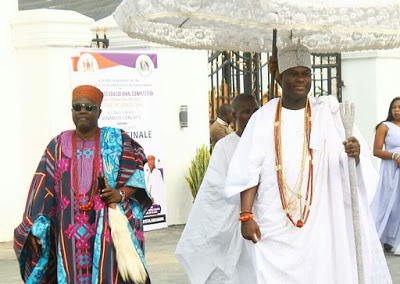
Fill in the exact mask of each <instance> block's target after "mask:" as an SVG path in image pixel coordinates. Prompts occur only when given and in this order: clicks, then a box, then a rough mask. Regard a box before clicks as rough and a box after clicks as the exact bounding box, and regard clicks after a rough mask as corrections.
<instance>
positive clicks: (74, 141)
mask: <svg viewBox="0 0 400 284" xmlns="http://www.w3.org/2000/svg"><path fill="white" fill-rule="evenodd" d="M99 148H100V129H99V128H98V129H97V131H96V135H95V146H94V160H93V173H92V184H91V188H90V191H89V192H88V196H89V195H90V199H89V200H88V202H87V203H86V204H84V203H83V202H82V199H83V198H82V197H81V195H80V194H79V176H78V153H77V150H78V143H77V139H76V131H74V133H73V135H72V162H73V165H74V172H73V183H74V194H75V197H76V200H77V201H78V205H79V209H81V210H83V211H89V210H91V209H92V207H93V204H94V202H93V201H94V196H95V190H96V184H97V182H96V181H97V173H98V170H99ZM82 196H84V195H82Z"/></svg>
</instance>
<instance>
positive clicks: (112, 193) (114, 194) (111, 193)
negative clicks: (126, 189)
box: [100, 178, 122, 205]
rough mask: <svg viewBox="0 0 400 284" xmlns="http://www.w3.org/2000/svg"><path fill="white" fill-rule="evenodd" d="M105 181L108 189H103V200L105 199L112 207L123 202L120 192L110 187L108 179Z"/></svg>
mask: <svg viewBox="0 0 400 284" xmlns="http://www.w3.org/2000/svg"><path fill="white" fill-rule="evenodd" d="M104 181H105V184H106V188H104V189H101V194H100V197H101V199H103V201H104V202H105V203H107V205H110V204H111V203H119V202H121V199H122V196H121V194H120V193H119V190H118V189H115V188H112V187H110V185H109V184H108V180H107V178H105V179H104Z"/></svg>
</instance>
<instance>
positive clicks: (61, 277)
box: [57, 241, 67, 284]
mask: <svg viewBox="0 0 400 284" xmlns="http://www.w3.org/2000/svg"><path fill="white" fill-rule="evenodd" d="M57 282H58V283H59V284H67V274H66V273H65V268H64V263H63V260H62V257H61V247H60V241H58V248H57Z"/></svg>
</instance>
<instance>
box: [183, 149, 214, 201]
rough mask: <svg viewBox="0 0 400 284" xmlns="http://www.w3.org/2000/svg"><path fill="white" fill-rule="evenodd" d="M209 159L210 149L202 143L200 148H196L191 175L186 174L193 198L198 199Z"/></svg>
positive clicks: (190, 170) (191, 164) (191, 165)
mask: <svg viewBox="0 0 400 284" xmlns="http://www.w3.org/2000/svg"><path fill="white" fill-rule="evenodd" d="M209 161H210V151H209V150H208V147H207V146H205V145H202V146H201V147H200V148H198V149H196V156H195V157H194V159H193V160H192V161H191V163H190V168H189V176H188V177H187V176H185V179H186V181H187V182H188V184H189V187H190V192H191V193H192V196H193V200H194V199H196V195H197V192H198V191H199V188H200V185H201V182H202V181H203V178H204V175H205V173H206V170H207V167H208V162H209Z"/></svg>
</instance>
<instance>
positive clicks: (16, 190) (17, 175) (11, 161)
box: [0, 0, 23, 241]
mask: <svg viewBox="0 0 400 284" xmlns="http://www.w3.org/2000/svg"><path fill="white" fill-rule="evenodd" d="M17 9H18V1H17V0H9V1H4V3H2V8H1V9H0V34H1V35H2V44H1V45H0V50H1V57H2V64H0V74H1V77H2V80H1V83H2V84H1V87H2V90H1V95H0V96H1V103H0V121H1V139H0V141H1V142H0V146H1V151H2V155H1V158H2V159H1V163H0V180H1V196H2V197H1V198H0V224H1V225H2V226H1V230H0V241H8V240H11V239H12V237H13V235H12V234H13V232H12V226H9V225H8V224H10V221H12V222H13V224H14V225H16V223H17V221H18V220H21V216H16V215H15V214H13V213H16V212H15V211H14V210H13V208H14V207H21V205H22V199H21V198H22V195H21V188H22V182H21V176H22V172H21V170H20V169H21V167H22V158H21V157H22V154H21V144H22V141H21V140H22V135H21V125H22V119H21V115H22V111H21V109H20V104H21V99H20V97H19V92H18V85H17V74H16V69H17V68H16V67H17V66H16V62H17V60H16V53H15V49H14V48H13V45H12V34H11V29H10V20H11V19H12V18H13V17H14V16H15V13H16V12H17ZM22 206H23V205H22Z"/></svg>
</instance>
